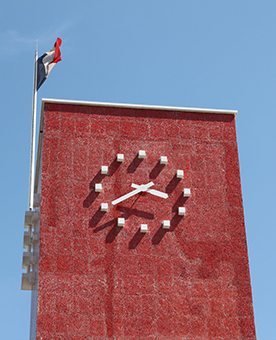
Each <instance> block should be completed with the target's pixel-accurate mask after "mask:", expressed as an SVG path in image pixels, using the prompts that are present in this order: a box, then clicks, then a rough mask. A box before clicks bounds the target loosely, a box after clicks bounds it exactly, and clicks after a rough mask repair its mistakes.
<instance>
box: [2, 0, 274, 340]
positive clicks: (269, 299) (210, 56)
mask: <svg viewBox="0 0 276 340" xmlns="http://www.w3.org/2000/svg"><path fill="white" fill-rule="evenodd" d="M275 17H276V2H275V1H273V0H271V1H268V0H263V1H256V0H243V1H240V0H224V1H222V0H209V1H206V0H193V1H191V0H190V1H188V0H170V1H168V0H167V1H165V0H139V1H137V0H136V1H134V0H116V1H115V0H113V1H111V0H102V1H99V0H98V1H95V0H90V1H86V0H83V1H82V0H80V1H78V2H76V1H70V0H68V1H67V2H61V1H52V0H49V1H48V2H46V3H45V2H42V1H33V0H30V1H27V2H26V1H24V2H23V1H15V0H10V1H9V2H8V1H6V2H4V3H3V4H2V6H1V11H0V44H1V53H0V62H1V65H2V68H1V77H0V85H1V96H0V98H1V114H0V117H1V125H0V128H1V133H0V143H1V163H0V166H1V197H0V200H1V201H0V206H1V247H0V249H1V256H0V259H1V280H0V292H1V293H0V301H1V304H0V306H1V307H0V320H1V323H0V324H1V327H0V338H1V339H5V340H18V339H28V338H29V324H30V317H29V315H30V293H29V292H26V291H21V290H20V285H21V273H22V272H23V270H22V269H21V261H22V251H23V248H22V240H23V232H24V230H23V221H24V212H25V210H27V208H28V184H29V153H30V151H29V150H30V131H31V108H32V86H33V60H34V51H35V42H36V39H38V43H39V55H41V54H43V53H44V52H46V51H48V50H50V49H51V48H52V46H53V43H54V42H55V40H56V38H57V37H58V36H59V37H61V38H62V40H63V44H62V46H61V51H62V58H63V61H62V62H60V63H59V64H58V65H57V66H56V67H55V68H54V70H53V71H52V73H51V75H50V76H49V79H48V80H47V81H46V82H45V83H44V85H43V86H42V87H41V89H40V90H39V92H38V112H40V107H41V98H57V99H70V100H87V101H104V102H118V103H133V104H152V105H168V106H183V107H198V108H214V109H234V110H238V116H237V120H236V125H237V134H238V146H239V157H240V168H241V177H242V190H243V200H244V209H245V220H246V232H247V240H248V249H249V258H250V271H251V280H252V289H253V301H254V311H255V321H256V328H257V336H258V339H259V340H274V339H275V330H274V328H275V315H276V314H275V305H276V292H275V287H276V274H275V272H276V270H275V263H276V247H275V245H274V243H275V239H276V223H275V202H276V200H275V191H276V180H275V178H276V177H275V168H276V159H275V153H276V152H275V151H276V148H275V145H276V133H275V127H276V113H275V111H276V96H275V89H276V80H275V79H276V66H275V65H276V63H275V59H276V58H275V55H276V45H275V32H276V20H275Z"/></svg>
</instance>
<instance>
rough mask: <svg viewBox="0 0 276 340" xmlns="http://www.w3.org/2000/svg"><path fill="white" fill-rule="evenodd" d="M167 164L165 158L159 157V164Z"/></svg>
mask: <svg viewBox="0 0 276 340" xmlns="http://www.w3.org/2000/svg"><path fill="white" fill-rule="evenodd" d="M167 163H168V158H167V156H161V157H160V164H167Z"/></svg>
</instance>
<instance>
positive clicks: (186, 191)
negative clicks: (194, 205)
mask: <svg viewBox="0 0 276 340" xmlns="http://www.w3.org/2000/svg"><path fill="white" fill-rule="evenodd" d="M190 195H191V189H188V188H185V189H184V190H183V196H184V197H190Z"/></svg>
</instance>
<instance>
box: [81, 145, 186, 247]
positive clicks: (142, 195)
mask: <svg viewBox="0 0 276 340" xmlns="http://www.w3.org/2000/svg"><path fill="white" fill-rule="evenodd" d="M131 144H132V145H130V143H126V145H124V143H120V146H119V147H117V148H114V145H111V146H110V149H109V150H108V147H107V146H108V143H106V142H105V149H104V150H97V151H96V152H95V155H94V162H93V163H94V164H93V167H92V169H93V170H92V180H91V182H90V190H91V192H90V194H89V195H88V197H87V198H86V199H85V201H84V207H86V208H89V213H90V216H91V217H90V222H89V227H90V228H92V230H93V233H95V234H98V235H99V234H101V233H104V234H105V235H106V242H109V243H111V242H112V241H113V240H115V238H116V237H123V238H126V239H128V240H129V248H131V247H134V248H135V247H136V246H137V245H138V243H139V242H140V241H141V240H142V238H144V237H146V238H149V239H150V240H151V243H152V244H158V243H160V242H161V241H162V239H163V238H164V237H165V236H166V233H167V232H174V230H175V229H176V228H183V225H184V220H185V219H187V217H189V214H190V211H189V201H190V200H191V199H192V195H191V188H190V180H189V159H188V158H187V157H185V156H186V155H187V152H185V150H184V148H179V145H178V146H177V145H173V144H172V143H139V142H133V143H131ZM190 196H191V197H190ZM135 235H136V236H135ZM133 240H136V241H133ZM131 242H132V243H133V244H132V243H131Z"/></svg>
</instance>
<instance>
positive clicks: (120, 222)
mask: <svg viewBox="0 0 276 340" xmlns="http://www.w3.org/2000/svg"><path fill="white" fill-rule="evenodd" d="M124 225H125V219H124V218H123V217H119V218H118V221H117V226H118V227H123V226H124Z"/></svg>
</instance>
